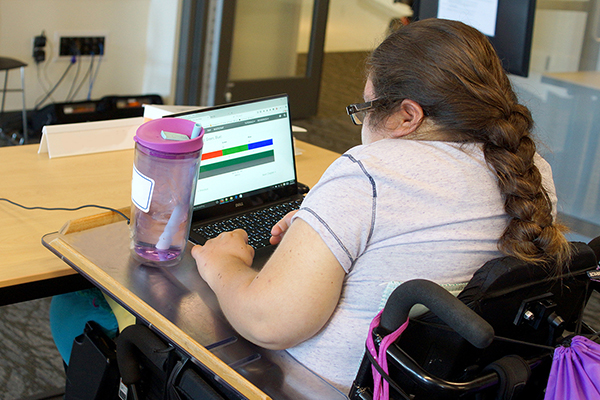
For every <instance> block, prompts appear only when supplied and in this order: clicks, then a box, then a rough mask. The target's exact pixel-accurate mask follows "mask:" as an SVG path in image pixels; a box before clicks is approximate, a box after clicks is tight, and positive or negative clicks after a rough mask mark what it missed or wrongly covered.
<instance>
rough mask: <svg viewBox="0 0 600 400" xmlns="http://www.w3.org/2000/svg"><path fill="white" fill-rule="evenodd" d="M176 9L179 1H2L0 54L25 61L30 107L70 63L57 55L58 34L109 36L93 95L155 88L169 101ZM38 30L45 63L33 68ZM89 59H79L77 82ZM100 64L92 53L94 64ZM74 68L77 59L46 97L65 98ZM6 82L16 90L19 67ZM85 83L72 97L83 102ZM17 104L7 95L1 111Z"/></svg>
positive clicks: (17, 98)
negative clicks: (43, 36) (43, 43)
mask: <svg viewBox="0 0 600 400" xmlns="http://www.w3.org/2000/svg"><path fill="white" fill-rule="evenodd" d="M178 7H179V0H101V1H98V0H0V56H5V57H14V58H18V59H20V60H22V61H24V62H26V63H28V64H29V65H28V67H26V69H25V76H26V81H25V88H26V101H27V108H28V109H32V108H33V107H34V106H35V104H36V103H37V102H38V101H39V100H41V99H42V98H43V97H44V95H45V93H46V91H45V90H46V89H49V88H51V87H52V86H53V85H54V84H55V83H56V82H57V81H58V80H59V79H60V77H61V75H62V74H63V73H64V71H65V70H66V68H67V66H68V65H69V60H68V59H57V58H56V54H57V48H58V38H57V35H58V34H63V35H64V34H70V33H73V34H86V33H91V34H94V33H99V34H106V35H107V36H106V48H105V56H104V57H103V58H102V60H101V63H100V69H99V71H98V75H97V78H96V80H95V83H94V86H93V91H92V98H93V99H98V98H100V97H102V96H105V95H137V94H146V93H157V94H160V95H162V96H163V97H166V99H165V100H167V101H168V100H169V99H170V97H171V96H172V94H171V87H172V75H173V74H172V71H173V61H174V55H175V53H176V49H175V45H174V44H175V38H176V32H177V28H176V27H177V14H178ZM42 31H45V34H46V37H47V38H48V45H47V46H46V61H45V62H43V63H41V64H39V65H38V66H36V64H35V63H34V60H33V58H32V52H33V38H34V37H35V36H37V35H39V34H41V32H42ZM149 40H152V42H153V43H152V44H149V43H148V41H149ZM89 60H90V59H89V58H84V59H82V61H81V64H80V72H79V75H78V80H77V82H76V85H79V82H81V78H82V77H83V76H84V74H85V72H86V71H87V69H89V65H90V62H89ZM98 61H99V57H96V59H95V65H96V66H97V65H98ZM76 72H77V64H74V65H73V66H72V67H71V68H70V70H69V73H68V74H67V75H66V76H65V79H64V80H63V82H62V84H61V85H60V86H59V87H58V89H57V90H56V91H55V92H54V94H53V95H52V98H51V101H56V102H61V101H65V100H66V97H67V95H68V93H69V90H70V89H71V86H72V83H73V82H74V79H75V75H76ZM0 77H2V79H3V74H0ZM2 81H3V80H2ZM9 86H10V87H12V86H16V87H20V77H19V73H18V71H11V72H10V74H9ZM75 87H76V86H75ZM88 88H89V85H88V82H87V81H86V82H85V83H84V84H83V85H82V87H81V90H80V91H79V94H78V96H77V97H76V98H75V99H74V100H76V101H78V100H85V99H86V98H87V95H88ZM73 90H74V89H73ZM20 107H21V98H20V95H19V94H16V93H13V94H11V93H9V94H8V95H7V98H6V109H7V110H18V109H20Z"/></svg>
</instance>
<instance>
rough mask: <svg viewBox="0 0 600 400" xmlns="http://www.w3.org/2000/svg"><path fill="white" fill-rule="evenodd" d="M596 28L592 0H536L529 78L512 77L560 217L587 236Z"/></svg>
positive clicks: (599, 131)
mask: <svg viewBox="0 0 600 400" xmlns="http://www.w3.org/2000/svg"><path fill="white" fill-rule="evenodd" d="M599 32H600V10H599V7H598V0H563V1H549V0H546V1H544V0H538V2H537V8H536V15H535V23H534V32H533V40H532V52H531V63H530V72H529V77H528V78H521V77H517V76H513V77H512V78H511V79H512V81H513V83H514V84H515V87H516V88H517V89H518V91H519V96H520V98H521V100H522V101H523V102H524V103H525V104H526V105H527V106H528V107H529V108H530V109H531V111H532V113H533V118H534V121H535V124H536V128H535V132H536V135H537V137H538V139H539V141H540V142H541V143H542V146H541V147H540V149H539V152H540V153H542V155H543V156H544V157H545V158H546V160H548V162H550V164H551V165H552V170H553V175H554V181H555V184H556V189H557V194H558V199H559V209H558V211H559V214H560V217H561V219H562V220H563V222H565V223H566V224H567V225H568V226H570V227H571V228H575V227H576V228H577V229H576V230H577V232H584V233H585V232H587V237H588V238H591V237H594V236H596V235H600V68H599V66H600V63H599V48H600V33H599ZM583 240H585V239H583Z"/></svg>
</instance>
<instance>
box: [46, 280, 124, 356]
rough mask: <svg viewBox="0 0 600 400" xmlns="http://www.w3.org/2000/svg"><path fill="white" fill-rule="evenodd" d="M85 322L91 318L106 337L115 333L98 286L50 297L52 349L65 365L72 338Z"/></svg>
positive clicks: (110, 316) (114, 322)
mask: <svg viewBox="0 0 600 400" xmlns="http://www.w3.org/2000/svg"><path fill="white" fill-rule="evenodd" d="M88 321H95V322H96V323H97V324H98V325H100V326H101V327H102V329H103V330H104V332H105V333H106V334H107V335H108V336H109V337H110V338H114V337H115V336H116V335H117V332H118V329H119V325H118V324H117V319H116V317H115V315H114V314H113V312H112V309H111V308H110V306H109V305H108V303H107V302H106V299H105V298H104V295H103V294H102V292H101V291H100V290H99V289H97V288H92V289H87V290H81V291H79V292H72V293H66V294H61V295H58V296H54V297H53V298H52V301H51V303H50V330H51V332H52V338H53V339H54V343H55V344H56V348H57V349H58V352H59V353H60V355H61V357H62V358H63V360H64V361H65V363H66V364H67V365H68V364H69V359H70V357H71V349H72V347H73V340H74V339H75V338H76V337H77V336H79V335H81V334H82V333H83V330H84V328H85V324H86V322H88Z"/></svg>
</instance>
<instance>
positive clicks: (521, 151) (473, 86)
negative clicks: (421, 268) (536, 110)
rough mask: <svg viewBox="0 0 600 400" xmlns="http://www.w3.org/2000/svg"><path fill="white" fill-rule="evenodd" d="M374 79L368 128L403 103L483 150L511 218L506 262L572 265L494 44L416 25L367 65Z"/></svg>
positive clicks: (526, 119)
mask: <svg viewBox="0 0 600 400" xmlns="http://www.w3.org/2000/svg"><path fill="white" fill-rule="evenodd" d="M368 68H369V69H368V74H369V79H370V80H371V82H372V84H373V90H374V94H375V96H376V97H377V98H381V99H383V100H384V101H382V102H380V103H379V104H378V106H377V107H375V108H374V109H373V110H372V111H371V112H370V113H369V115H368V121H367V123H368V124H372V125H373V126H375V125H377V124H379V123H381V122H384V121H385V120H386V118H387V117H389V116H390V115H391V114H393V113H394V111H395V110H396V108H397V107H399V106H400V103H401V102H402V100H404V99H411V100H413V101H415V102H417V103H419V104H420V105H421V107H422V108H423V110H424V112H425V115H426V116H427V117H426V118H430V119H431V121H432V122H433V125H434V126H435V128H436V130H440V131H444V132H445V134H446V135H450V136H452V137H453V140H455V141H458V142H465V143H468V142H476V143H481V144H482V146H483V151H484V155H485V160H486V162H487V164H488V165H489V166H490V167H491V169H492V170H493V171H495V173H496V175H497V177H498V185H499V187H500V191H501V193H502V195H503V198H504V202H505V203H504V208H505V210H506V213H507V214H508V215H509V217H510V221H509V223H508V226H507V227H506V229H505V231H504V233H503V235H502V236H501V237H500V239H499V241H498V248H499V250H500V251H501V252H503V253H504V254H507V255H512V256H515V257H517V258H519V259H521V260H525V261H528V262H532V263H539V264H546V263H549V262H552V261H554V262H556V264H557V265H558V266H559V267H560V266H562V265H564V263H565V262H566V261H567V260H568V259H569V257H570V252H571V250H570V245H569V243H568V242H567V240H566V239H565V237H564V235H563V231H564V227H562V226H561V225H559V224H557V223H556V222H555V221H553V216H552V204H551V202H550V200H549V197H548V194H547V192H546V190H545V189H544V187H543V186H542V176H541V174H540V172H539V170H538V168H537V167H536V166H535V164H534V161H533V159H534V155H535V153H536V145H535V142H534V141H533V139H532V138H531V130H532V127H533V120H532V117H531V113H530V111H529V110H528V109H527V107H525V106H524V105H522V104H519V102H518V99H517V96H516V94H515V92H514V91H513V88H512V85H511V83H510V80H509V79H508V76H507V75H506V73H505V72H504V70H503V68H502V65H501V62H500V60H499V58H498V56H497V54H496V52H495V51H494V49H493V47H492V46H491V44H490V42H489V41H488V40H487V38H486V37H485V36H484V35H483V34H482V33H480V32H479V31H478V30H476V29H474V28H471V27H469V26H467V25H465V24H463V23H460V22H456V21H449V20H443V19H429V20H423V21H419V22H414V23H411V24H409V25H408V26H406V27H402V28H400V29H398V30H397V31H395V32H393V33H392V34H391V35H390V36H388V37H387V38H386V39H385V40H384V41H383V43H381V45H379V46H378V47H377V49H376V50H375V51H374V52H373V53H372V54H371V56H370V58H369V60H368Z"/></svg>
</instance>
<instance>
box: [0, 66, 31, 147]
mask: <svg viewBox="0 0 600 400" xmlns="http://www.w3.org/2000/svg"><path fill="white" fill-rule="evenodd" d="M26 66H27V64H25V63H24V62H22V61H19V60H15V59H14V58H8V57H0V71H4V89H2V90H1V91H2V107H1V108H0V121H2V117H3V115H4V101H5V99H6V92H21V93H22V96H23V115H22V116H23V136H22V137H21V139H20V140H19V144H24V143H27V110H26V108H25V67H26ZM15 68H21V89H7V87H6V86H7V85H8V71H10V70H11V69H15ZM0 131H1V128H0Z"/></svg>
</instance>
